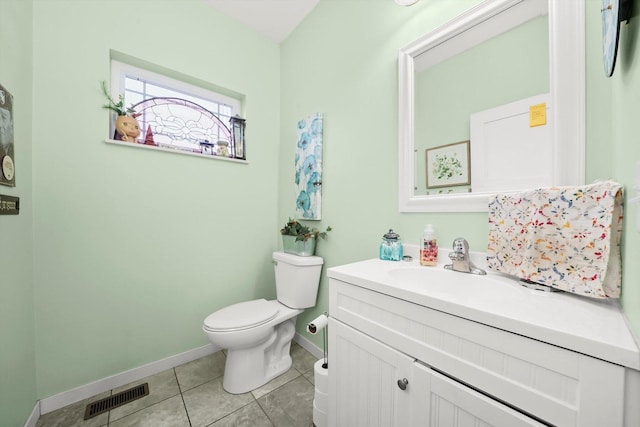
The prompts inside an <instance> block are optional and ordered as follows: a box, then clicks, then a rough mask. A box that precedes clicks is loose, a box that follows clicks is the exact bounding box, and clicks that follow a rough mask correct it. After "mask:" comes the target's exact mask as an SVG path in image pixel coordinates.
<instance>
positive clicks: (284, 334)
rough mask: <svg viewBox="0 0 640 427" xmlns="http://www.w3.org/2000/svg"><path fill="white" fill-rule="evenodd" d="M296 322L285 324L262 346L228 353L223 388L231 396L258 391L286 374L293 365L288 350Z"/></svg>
mask: <svg viewBox="0 0 640 427" xmlns="http://www.w3.org/2000/svg"><path fill="white" fill-rule="evenodd" d="M295 321H296V318H295V317H294V318H292V319H288V320H285V321H284V322H282V323H280V324H279V325H277V326H276V327H275V328H274V332H273V333H272V334H271V335H270V336H269V338H268V339H267V340H266V341H265V342H263V343H262V344H259V345H257V346H256V347H252V348H245V349H240V350H231V349H229V350H228V352H227V361H226V364H225V367H224V377H223V379H222V387H223V388H224V389H225V391H227V392H228V393H231V394H242V393H247V392H250V391H252V390H255V389H257V388H258V387H261V386H263V385H265V384H266V383H268V382H269V381H271V380H272V379H273V378H275V377H277V376H279V375H282V374H284V373H285V372H287V371H288V370H289V369H290V368H291V365H292V363H293V362H292V360H291V356H290V355H289V350H290V348H291V340H292V339H293V335H294V334H295Z"/></svg>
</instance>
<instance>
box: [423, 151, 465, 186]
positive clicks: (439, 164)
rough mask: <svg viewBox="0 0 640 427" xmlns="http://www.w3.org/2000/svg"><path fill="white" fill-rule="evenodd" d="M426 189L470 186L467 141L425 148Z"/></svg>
mask: <svg viewBox="0 0 640 427" xmlns="http://www.w3.org/2000/svg"><path fill="white" fill-rule="evenodd" d="M425 152H426V160H427V162H426V164H427V188H442V187H455V186H458V185H469V184H471V166H470V165H471V163H470V161H469V157H470V154H469V153H470V145H469V141H461V142H454V143H453V144H447V145H441V146H439V147H433V148H427V149H426V150H425Z"/></svg>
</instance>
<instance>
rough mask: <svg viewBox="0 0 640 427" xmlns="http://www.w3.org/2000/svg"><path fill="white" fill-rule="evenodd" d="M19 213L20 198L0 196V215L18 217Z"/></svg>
mask: <svg viewBox="0 0 640 427" xmlns="http://www.w3.org/2000/svg"><path fill="white" fill-rule="evenodd" d="M18 213H20V198H19V197H13V196H6V195H4V194H0V215H18Z"/></svg>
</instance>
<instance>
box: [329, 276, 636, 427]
mask: <svg viewBox="0 0 640 427" xmlns="http://www.w3.org/2000/svg"><path fill="white" fill-rule="evenodd" d="M365 270H366V269H365ZM354 271H355V270H354ZM369 271H370V272H371V274H372V277H374V276H376V274H375V272H374V271H373V269H369ZM347 273H348V274H347ZM452 274H462V273H452ZM383 276H384V275H383ZM329 277H330V303H329V313H330V322H329V330H328V332H329V414H328V415H329V426H330V427H358V426H362V427H373V426H381V427H391V426H399V427H409V426H442V427H445V426H446V427H456V426H496V427H503V426H504V427H513V426H544V425H554V426H559V427H569V426H577V427H583V426H584V427H603V426H607V427H614V426H619V427H638V426H640V415H639V411H640V409H639V407H640V393H639V392H638V389H639V388H640V379H639V378H640V374H639V372H638V371H637V370H635V369H629V368H628V367H625V366H621V365H619V364H616V363H610V362H609V361H605V360H601V359H599V358H595V357H591V356H589V355H586V354H582V353H580V352H577V351H572V350H570V349H566V348H562V347H561V346H558V345H552V344H549V343H547V342H543V341H541V340H539V339H532V338H529V337H526V336H522V335H520V334H517V333H513V332H510V331H507V330H504V329H501V328H497V327H494V326H490V325H487V324H485V323H481V322H478V321H475V320H471V319H468V318H464V317H461V316H459V315H453V314H450V313H447V312H446V310H443V309H442V307H443V306H445V305H441V306H439V307H438V309H434V308H432V307H430V306H429V305H430V304H426V303H424V301H430V299H426V300H424V299H423V300H422V301H423V303H416V302H415V300H414V299H408V298H407V295H409V294H408V293H407V292H406V290H407V289H406V288H405V289H404V290H402V287H401V286H397V287H398V289H401V291H399V292H398V295H400V296H401V297H398V295H394V291H393V289H394V287H395V286H391V287H387V286H386V285H383V284H381V283H378V282H376V280H378V279H372V278H369V279H364V280H358V279H357V278H356V279H354V280H352V277H351V272H350V271H349V270H348V269H347V270H341V267H334V268H332V269H329ZM379 280H380V281H381V282H384V277H382V278H381V279H379ZM352 282H356V283H355V284H354V283H352ZM426 288H428V287H425V289H426ZM535 297H537V296H534V298H535ZM429 298H431V297H429ZM416 299H417V300H418V301H421V299H420V298H416ZM460 300H461V301H464V296H463V295H462V296H460ZM434 301H436V303H434V304H431V305H433V306H437V305H438V304H437V298H436V299H434ZM534 302H535V301H534Z"/></svg>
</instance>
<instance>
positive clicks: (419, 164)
mask: <svg viewBox="0 0 640 427" xmlns="http://www.w3.org/2000/svg"><path fill="white" fill-rule="evenodd" d="M548 34H549V25H548V19H547V16H539V17H537V18H534V19H532V20H530V21H528V22H525V23H523V24H521V25H519V26H517V27H515V28H513V29H511V30H509V31H507V32H504V33H502V34H499V35H497V36H496V37H494V38H492V39H490V40H487V41H485V42H483V43H482V44H479V45H477V46H475V47H473V48H471V49H468V50H465V51H463V52H461V53H459V54H457V55H455V56H453V57H451V58H448V59H445V60H443V61H440V62H438V63H435V64H434V63H429V64H427V65H426V67H427V68H426V69H425V68H424V67H425V65H421V64H423V62H421V61H420V57H418V58H416V70H415V122H414V123H415V137H414V138H415V139H414V141H415V149H416V180H415V183H416V189H415V194H416V195H425V194H433V192H434V190H433V189H432V190H428V189H427V188H426V179H425V177H426V172H427V171H426V156H425V155H424V153H425V150H427V149H432V148H434V147H438V146H442V145H447V144H451V143H454V142H457V141H464V140H469V139H470V137H471V135H470V116H471V115H472V114H474V113H477V112H480V111H483V110H488V109H491V108H495V107H498V106H501V105H504V104H509V103H512V102H515V101H518V100H521V99H525V98H529V97H531V96H534V95H539V94H543V93H548V92H549V43H548V39H549V37H548ZM431 62H433V61H431ZM471 144H473V141H471ZM514 150H517V146H516V145H514ZM511 157H512V156H511ZM472 164H473V163H472ZM470 188H471V190H473V182H472V183H471V185H464V186H452V187H449V188H440V189H438V190H437V193H449V192H468V191H469V189H470Z"/></svg>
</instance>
